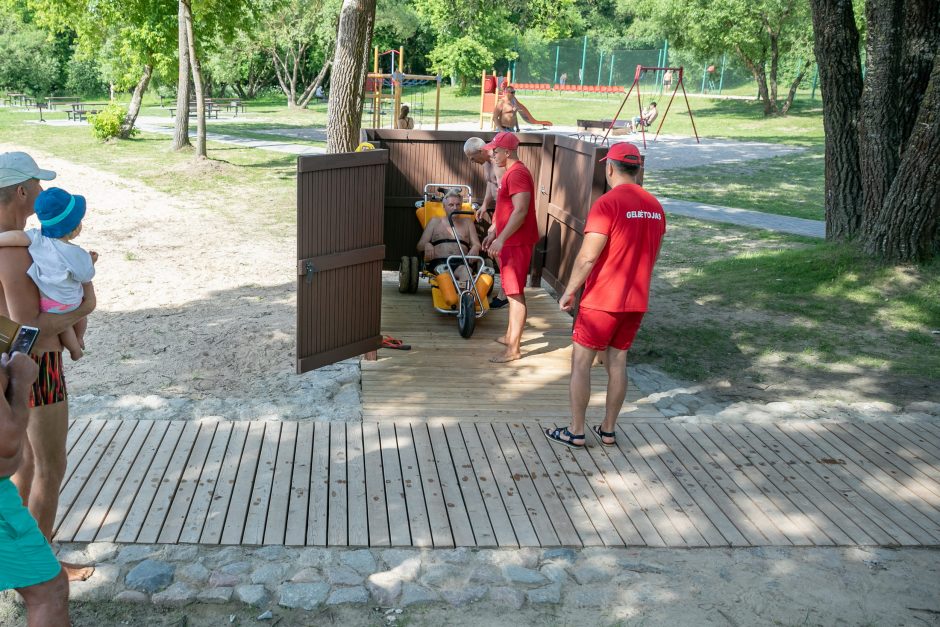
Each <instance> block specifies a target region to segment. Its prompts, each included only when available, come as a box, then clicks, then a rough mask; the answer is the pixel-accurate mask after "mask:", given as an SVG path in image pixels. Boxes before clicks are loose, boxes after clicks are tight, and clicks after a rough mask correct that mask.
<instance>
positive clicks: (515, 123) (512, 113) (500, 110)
mask: <svg viewBox="0 0 940 627" xmlns="http://www.w3.org/2000/svg"><path fill="white" fill-rule="evenodd" d="M493 128H494V129H496V130H497V131H501V132H506V133H513V132H519V107H518V105H517V103H516V89H515V88H514V87H512V86H510V87H507V88H506V90H505V91H504V92H503V97H502V98H500V99H499V100H498V101H497V102H496V106H495V107H493Z"/></svg>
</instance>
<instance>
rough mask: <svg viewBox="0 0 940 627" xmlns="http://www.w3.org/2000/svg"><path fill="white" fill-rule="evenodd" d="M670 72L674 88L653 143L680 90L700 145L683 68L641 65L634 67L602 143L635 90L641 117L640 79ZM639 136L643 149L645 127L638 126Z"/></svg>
mask: <svg viewBox="0 0 940 627" xmlns="http://www.w3.org/2000/svg"><path fill="white" fill-rule="evenodd" d="M667 71H671V72H672V73H673V74H674V76H675V77H676V79H677V80H676V82H675V86H674V87H673V88H672V93H670V94H669V104H668V105H666V110H665V111H664V112H663V116H662V118H660V120H659V126H657V127H656V135H655V136H654V137H653V141H656V139H657V138H658V137H659V131H660V130H662V128H663V123H665V121H666V116H667V115H669V109H670V108H671V107H672V101H673V100H675V98H676V92H678V91H679V89H680V88H681V89H682V97H683V98H685V108H686V111H688V112H689V120H690V121H691V122H692V132H693V133H695V141H696V143H699V144H700V143H702V142H701V140H700V139H699V136H698V129H696V128H695V118H694V117H693V115H692V107H690V106H689V96H688V94H686V92H685V83H684V82H683V75H684V73H685V72H684V68H683V67H682V66H681V65H680V66H679V67H647V66H643V65H637V66H636V72H635V73H634V75H633V84H632V85H630V89H628V90H627V93H626V95H624V97H623V102H621V103H620V108H619V109H617V115H615V116H614V119H613V120H611V121H610V125H609V126H608V127H607V131H606V132H605V133H604V137H603V141H604V142H606V141H607V136H608V135H610V132H611V131H612V130H613V128H614V125H615V124H616V123H617V118H619V117H620V114H621V112H623V107H624V105H626V104H627V100H629V98H630V94H631V93H633V91H634V89H636V103H637V108H638V113H639V115H640V116H642V115H643V97H642V96H641V94H640V87H639V85H640V78H641V77H642V76H643V74H644V73H645V72H663V73H665V72H667ZM639 130H640V134H641V135H642V136H643V148H646V125H643V124H641V125H639Z"/></svg>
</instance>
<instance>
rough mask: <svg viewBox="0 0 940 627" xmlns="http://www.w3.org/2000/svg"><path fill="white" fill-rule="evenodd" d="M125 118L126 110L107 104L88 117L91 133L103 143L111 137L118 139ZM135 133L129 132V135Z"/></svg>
mask: <svg viewBox="0 0 940 627" xmlns="http://www.w3.org/2000/svg"><path fill="white" fill-rule="evenodd" d="M126 116H127V109H125V108H124V107H122V106H120V105H116V104H109V105H108V106H107V107H105V108H104V109H102V110H101V112H100V113H96V114H93V115H89V116H88V121H89V122H91V128H92V131H93V132H94V133H95V137H97V138H98V139H100V140H102V141H105V140H108V139H111V138H112V137H118V136H119V135H120V134H121V126H122V125H123V124H124V118H125V117H126ZM135 133H136V129H135V130H134V131H131V135H134V134H135Z"/></svg>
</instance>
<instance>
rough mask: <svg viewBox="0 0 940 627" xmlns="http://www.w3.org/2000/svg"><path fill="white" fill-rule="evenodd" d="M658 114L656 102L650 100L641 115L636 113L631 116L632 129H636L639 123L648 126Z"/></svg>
mask: <svg viewBox="0 0 940 627" xmlns="http://www.w3.org/2000/svg"><path fill="white" fill-rule="evenodd" d="M658 115H659V110H658V109H657V108H656V103H655V102H651V103H650V104H649V106H648V107H646V108H645V109H644V110H643V114H642V115H638V116H635V117H634V118H633V128H634V130H636V129H638V128H639V127H640V126H641V125H642V126H644V127H646V128H649V126H650V125H651V124H652V123H653V121H654V120H655V119H656V117H657V116H658Z"/></svg>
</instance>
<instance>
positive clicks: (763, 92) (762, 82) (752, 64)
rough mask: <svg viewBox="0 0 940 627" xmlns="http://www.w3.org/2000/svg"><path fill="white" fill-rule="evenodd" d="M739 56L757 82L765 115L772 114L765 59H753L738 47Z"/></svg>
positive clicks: (758, 93)
mask: <svg viewBox="0 0 940 627" xmlns="http://www.w3.org/2000/svg"><path fill="white" fill-rule="evenodd" d="M736 51H737V53H738V57H739V58H740V59H741V60H742V61H744V67H746V68H747V69H748V70H749V71H750V72H751V76H753V77H754V82H756V83H757V97H758V98H760V101H761V102H762V103H763V104H764V115H765V116H767V115H770V114H771V112H772V109H771V107H770V94H769V92H768V91H767V72H766V70H765V68H764V62H763V61H752V60H751V59H750V57H747V56H745V55H744V53H743V52H741V49H740V48H737V49H736Z"/></svg>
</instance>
